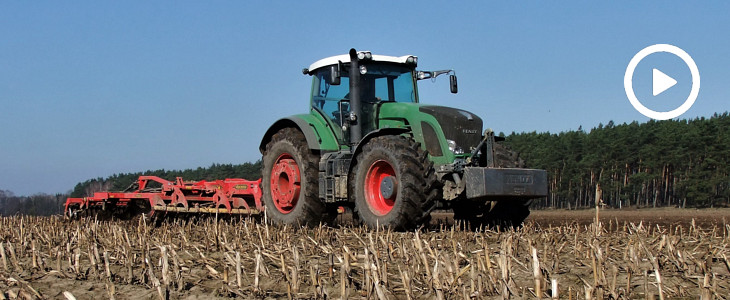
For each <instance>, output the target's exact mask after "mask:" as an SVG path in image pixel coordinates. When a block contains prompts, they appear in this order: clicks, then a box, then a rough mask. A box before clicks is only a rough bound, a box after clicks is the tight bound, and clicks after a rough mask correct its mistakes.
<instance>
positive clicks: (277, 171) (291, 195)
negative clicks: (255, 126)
mask: <svg viewBox="0 0 730 300" xmlns="http://www.w3.org/2000/svg"><path fill="white" fill-rule="evenodd" d="M301 181H302V178H301V175H300V173H299V166H297V162H296V161H295V160H294V158H293V157H292V156H291V154H289V153H283V154H281V155H279V157H278V158H277V159H276V161H275V162H274V166H273V167H272V168H271V178H270V183H271V199H272V200H273V202H274V206H276V209H277V210H278V211H279V212H281V213H283V214H288V213H290V212H291V211H292V210H294V207H296V205H297V201H298V200H299V191H300V190H301Z"/></svg>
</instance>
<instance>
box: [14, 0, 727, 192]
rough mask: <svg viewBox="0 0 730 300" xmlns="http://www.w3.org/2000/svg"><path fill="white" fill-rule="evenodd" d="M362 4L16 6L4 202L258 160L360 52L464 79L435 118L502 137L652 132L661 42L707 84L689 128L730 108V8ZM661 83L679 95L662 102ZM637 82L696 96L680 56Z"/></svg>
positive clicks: (438, 95) (423, 91)
mask: <svg viewBox="0 0 730 300" xmlns="http://www.w3.org/2000/svg"><path fill="white" fill-rule="evenodd" d="M360 3H362V5H361V7H362V9H361V11H360V12H354V13H353V12H351V11H352V8H353V7H357V5H356V4H354V3H349V4H346V3H332V2H320V1H297V2H292V3H283V2H276V1H266V2H260V3H254V2H253V1H251V2H247V1H206V2H199V1H190V2H188V1H170V2H165V1H114V2H112V1H88V2H82V1H77V2H73V4H69V3H68V2H58V1H54V2H51V1H47V2H46V1H17V2H10V1H3V2H1V3H0V189H4V190H11V191H13V192H15V194H18V195H30V194H34V193H39V192H43V193H56V192H65V191H68V190H70V189H72V188H73V186H74V185H75V184H76V183H78V182H80V181H84V180H86V179H90V178H94V177H105V176H108V175H111V174H114V173H120V172H135V171H142V170H148V169H185V168H195V167H198V166H209V165H210V164H212V163H234V164H235V163H243V162H247V161H255V160H256V159H258V158H260V153H259V152H258V149H257V148H258V144H259V142H260V139H261V137H262V135H263V133H264V131H265V130H266V129H267V127H268V126H269V125H270V124H271V123H273V122H274V121H275V120H276V119H278V118H280V117H283V116H288V115H292V114H297V113H303V112H306V111H307V108H308V96H307V95H308V93H309V88H310V78H309V77H308V76H304V75H302V74H301V69H302V68H304V67H307V66H308V65H309V64H310V63H312V62H314V61H315V60H317V59H319V58H323V57H327V56H331V55H336V54H343V53H345V52H347V51H348V50H349V49H350V48H352V47H354V48H356V49H358V50H370V51H372V52H373V53H376V54H384V55H396V56H400V55H405V54H413V55H417V56H419V69H446V68H452V69H455V70H456V74H457V75H458V76H459V88H460V92H459V94H457V95H452V94H450V93H449V92H448V80H437V81H436V82H434V83H431V82H429V81H424V82H421V87H420V95H421V101H422V102H427V103H434V104H439V105H448V106H454V107H459V108H463V109H466V110H469V111H472V112H474V113H476V114H478V115H480V116H481V117H482V118H483V119H484V122H485V127H490V128H493V129H494V130H495V131H497V132H500V131H503V132H506V133H509V132H512V131H516V132H522V131H539V132H542V131H550V132H560V131H566V130H575V129H577V128H578V127H579V126H581V125H582V126H583V128H586V129H588V128H591V127H594V126H597V125H598V124H599V123H604V124H605V123H607V122H608V121H610V120H613V121H614V122H616V123H622V122H631V121H634V120H636V121H639V122H645V121H647V120H648V118H647V117H645V116H643V115H641V114H640V113H638V112H637V111H636V110H635V109H634V108H633V107H632V106H631V105H630V103H629V101H628V99H627V97H626V95H625V92H624V88H623V76H624V72H625V70H626V66H627V64H628V62H629V60H631V58H632V57H633V55H634V54H636V53H637V52H638V51H639V50H641V49H642V48H644V47H647V46H649V45H652V44H658V43H667V44H673V45H675V46H678V47H680V48H682V49H684V50H685V51H686V52H688V53H689V54H690V55H691V56H692V57H693V58H694V60H695V62H696V63H697V65H698V67H699V70H700V74H701V78H702V85H701V89H700V94H699V97H698V99H697V101H696V103H695V105H694V106H693V107H692V108H691V109H690V110H689V111H688V112H686V113H685V114H684V115H682V116H681V117H680V118H694V117H698V116H705V117H709V116H711V115H712V114H713V113H715V112H724V111H727V110H728V107H729V105H728V95H729V94H730V84H729V81H730V71H729V70H730V58H729V57H728V55H727V53H728V52H730V51H728V47H729V46H730V37H728V34H727V30H728V29H729V28H730V18H728V16H730V5H729V4H728V3H727V2H720V1H717V2H713V1H704V2H694V1H681V2H673V1H641V2H637V1H603V2H586V1H539V2H537V1H536V2H520V3H515V2H486V1H482V2H473V3H448V2H444V1H439V2H420V1H419V2H414V1H387V2H380V1H364V2H360ZM652 68H659V69H661V70H662V71H663V72H665V73H666V74H667V75H669V76H672V77H673V78H675V79H677V80H678V82H679V83H678V84H677V86H676V87H673V88H672V89H670V90H668V91H667V93H666V94H661V95H659V96H657V97H654V98H652V96H651V69H652ZM636 72H637V73H635V75H634V87H635V90H636V94H637V96H638V97H639V98H640V99H642V98H647V97H648V99H647V101H648V102H646V103H645V105H646V106H648V107H650V108H654V109H656V110H669V109H671V107H672V105H668V103H680V104H681V102H683V101H684V100H683V99H684V98H686V95H687V93H688V90H689V88H690V86H691V83H690V82H689V75H688V73H687V72H688V71H687V68H686V66H684V65H683V64H682V63H681V61H679V60H678V59H676V57H672V56H671V55H656V56H650V57H649V58H647V61H645V62H642V63H641V64H640V65H639V67H638V68H637V71H636ZM677 99H679V100H677ZM677 105H678V104H677ZM668 107H669V108H668Z"/></svg>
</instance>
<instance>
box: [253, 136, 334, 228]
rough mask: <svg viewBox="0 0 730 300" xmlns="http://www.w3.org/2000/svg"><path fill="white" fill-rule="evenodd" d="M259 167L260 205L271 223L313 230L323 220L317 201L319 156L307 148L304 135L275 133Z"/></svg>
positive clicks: (322, 208)
mask: <svg viewBox="0 0 730 300" xmlns="http://www.w3.org/2000/svg"><path fill="white" fill-rule="evenodd" d="M263 163H264V170H263V180H261V185H262V186H263V202H264V205H265V207H266V215H267V216H268V218H269V219H271V221H273V222H274V223H278V224H290V225H309V226H316V225H318V224H319V223H320V222H321V221H322V220H323V219H324V218H325V217H326V216H325V214H326V210H325V209H326V207H325V205H324V203H322V201H320V200H319V181H318V180H319V179H318V176H319V175H318V172H319V168H318V164H319V155H316V154H315V153H313V152H312V151H311V150H310V149H309V147H307V140H306V138H305V137H304V134H302V133H301V132H300V131H299V130H297V129H295V128H284V129H281V130H279V131H278V132H277V133H276V134H274V135H273V136H272V137H271V141H270V142H269V143H268V144H266V150H265V151H264V157H263ZM297 195H298V196H297Z"/></svg>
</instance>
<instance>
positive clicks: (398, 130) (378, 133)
mask: <svg viewBox="0 0 730 300" xmlns="http://www.w3.org/2000/svg"><path fill="white" fill-rule="evenodd" d="M407 132H410V130H409V129H408V128H380V129H378V130H375V131H371V132H370V133H368V134H367V135H365V137H363V138H362V140H360V142H359V143H357V146H355V149H354V150H353V151H352V157H353V158H355V157H357V156H358V155H359V154H360V152H362V148H363V146H365V144H367V143H368V142H369V141H370V140H372V139H373V138H375V137H379V136H383V135H400V134H403V133H407ZM352 166H353V163H352V161H350V166H349V167H348V172H352Z"/></svg>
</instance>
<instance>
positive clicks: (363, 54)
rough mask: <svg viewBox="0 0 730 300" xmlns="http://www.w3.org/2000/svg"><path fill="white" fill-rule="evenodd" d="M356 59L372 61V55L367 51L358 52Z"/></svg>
mask: <svg viewBox="0 0 730 300" xmlns="http://www.w3.org/2000/svg"><path fill="white" fill-rule="evenodd" d="M357 59H358V60H371V59H373V55H372V54H371V53H370V52H368V51H360V52H358V53H357Z"/></svg>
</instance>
